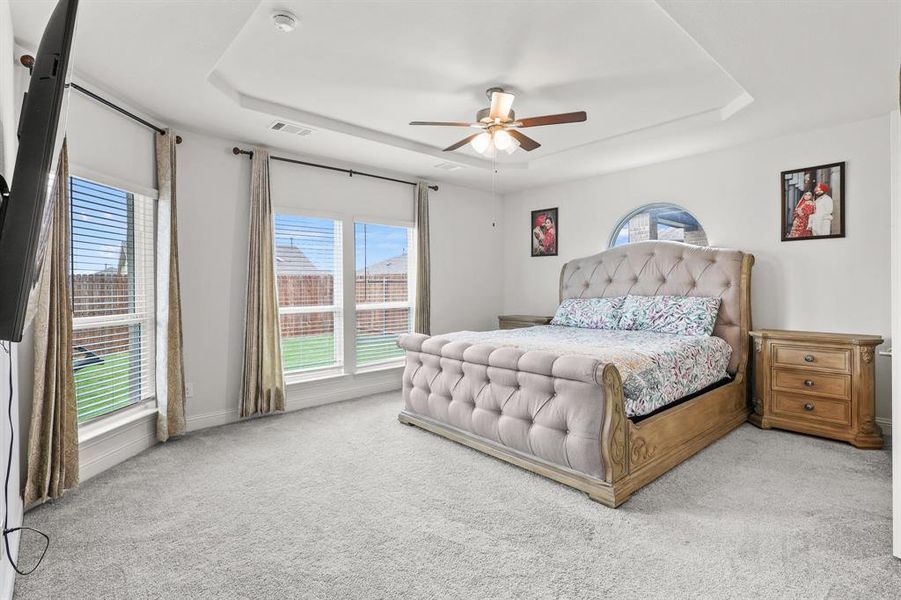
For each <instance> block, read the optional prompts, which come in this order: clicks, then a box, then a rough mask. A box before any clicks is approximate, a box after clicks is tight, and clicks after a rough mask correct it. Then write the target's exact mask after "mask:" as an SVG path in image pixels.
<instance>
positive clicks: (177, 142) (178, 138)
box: [175, 135, 181, 144]
mask: <svg viewBox="0 0 901 600" xmlns="http://www.w3.org/2000/svg"><path fill="white" fill-rule="evenodd" d="M175 143H176V144H180V143H181V136H180V135H177V136H175Z"/></svg>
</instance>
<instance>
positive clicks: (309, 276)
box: [275, 214, 344, 374]
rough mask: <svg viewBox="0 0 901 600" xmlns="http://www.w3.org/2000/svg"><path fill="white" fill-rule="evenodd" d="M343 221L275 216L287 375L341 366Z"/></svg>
mask: <svg viewBox="0 0 901 600" xmlns="http://www.w3.org/2000/svg"><path fill="white" fill-rule="evenodd" d="M341 243H342V242H341V222H340V221H334V220H331V219H319V218H313V217H303V216H296V215H289V214H277V215H275V275H276V289H277V292H278V312H279V327H280V333H281V343H282V367H283V370H284V372H285V373H286V374H288V373H298V372H303V371H310V370H314V369H325V368H333V367H340V366H341V365H342V364H343V363H344V356H343V339H342V335H341V334H342V330H343V327H342V325H343V324H342V300H341V299H342V291H341Z"/></svg>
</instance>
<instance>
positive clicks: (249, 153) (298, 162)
mask: <svg viewBox="0 0 901 600" xmlns="http://www.w3.org/2000/svg"><path fill="white" fill-rule="evenodd" d="M232 154H234V155H235V156H239V155H241V154H246V155H247V156H249V157H251V158H253V152H252V151H250V150H241V149H240V148H238V147H237V146H235V147H234V148H232ZM269 158H270V159H271V160H279V161H281V162H286V163H292V164H295V165H304V166H305V167H316V168H317V169H327V170H329V171H338V172H340V173H347V174H348V175H350V176H351V177H353V176H354V175H362V176H363V177H372V178H373V179H384V180H385V181H393V182H395V183H404V184H406V185H417V183H416V182H415V181H406V180H404V179H394V178H393V177H384V176H382V175H373V174H372V173H364V172H363V171H354V170H353V169H342V168H341V167H332V166H329V165H320V164H318V163H311V162H306V161H303V160H295V159H293V158H284V157H283V156H272V155H270V156H269ZM429 189H430V190H433V191H436V192H437V191H438V186H437V185H430V186H429Z"/></svg>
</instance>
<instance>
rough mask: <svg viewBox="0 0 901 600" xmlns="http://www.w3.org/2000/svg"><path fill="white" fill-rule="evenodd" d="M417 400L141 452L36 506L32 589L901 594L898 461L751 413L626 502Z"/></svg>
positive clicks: (22, 594)
mask: <svg viewBox="0 0 901 600" xmlns="http://www.w3.org/2000/svg"><path fill="white" fill-rule="evenodd" d="M400 405H401V400H400V395H399V394H398V393H394V394H385V395H379V396H373V397H369V398H365V399H363V400H358V401H352V402H345V403H341V404H335V405H331V406H327V407H321V408H315V409H310V410H305V411H300V412H295V413H291V414H286V415H279V416H276V417H270V418H266V419H258V420H256V421H252V422H249V423H239V424H235V425H228V426H225V427H219V428H215V429H209V430H205V431H201V432H198V433H195V434H192V435H189V436H188V437H186V438H184V439H182V440H178V441H175V442H170V443H168V444H166V445H162V446H157V447H155V448H152V449H150V450H148V451H146V452H144V453H143V454H141V455H139V456H137V457H135V458H134V459H132V460H130V461H128V462H126V463H123V464H121V465H119V466H118V467H116V468H113V469H112V470H110V471H108V472H106V473H104V474H103V475H100V476H98V477H97V478H95V479H93V480H91V481H88V482H87V483H86V484H85V485H84V486H83V487H82V488H81V489H79V490H77V491H75V492H72V493H69V494H67V495H66V497H65V498H63V500H62V501H59V502H57V503H55V504H52V505H46V506H43V507H40V508H37V509H35V510H33V511H31V512H30V513H28V515H27V518H26V523H27V524H28V525H30V526H33V527H38V528H40V529H43V530H45V531H46V532H48V533H49V534H50V535H51V536H52V537H53V545H52V547H51V549H50V552H49V553H48V555H47V558H46V560H45V564H44V565H43V566H42V567H41V568H40V570H39V571H38V572H36V573H35V574H33V575H31V576H29V577H20V578H19V579H18V582H17V584H16V592H17V598H20V599H23V600H24V599H28V598H66V599H71V598H514V597H527V598H588V597H594V598H599V597H614V596H615V597H617V598H755V599H760V598H864V597H866V598H876V597H886V598H888V597H893V598H898V597H899V594H901V564H899V562H897V561H896V560H895V559H893V558H891V556H890V554H891V482H890V456H889V453H888V452H885V451H883V452H872V451H869V452H867V451H861V450H855V449H853V448H851V447H850V446H847V445H845V444H840V443H836V442H829V441H825V440H819V439H814V438H810V437H804V436H800V435H794V434H790V433H786V432H778V431H760V430H758V429H755V428H754V427H752V426H750V425H745V426H743V427H741V428H740V429H738V430H737V431H735V432H733V433H731V434H730V435H728V436H727V437H726V438H724V439H723V440H721V441H720V442H717V443H716V444H714V445H713V446H711V447H710V448H708V449H706V450H704V451H703V452H701V453H700V454H698V455H697V456H695V457H694V458H692V459H690V460H689V461H688V462H686V463H685V464H683V465H681V466H679V467H677V468H676V469H675V470H673V471H671V472H670V473H668V474H666V475H665V476H664V477H662V478H661V479H659V480H657V481H656V482H654V483H652V484H651V485H649V486H647V487H645V488H644V489H643V490H640V491H639V492H638V493H637V494H635V496H633V497H632V499H631V500H629V501H628V502H627V503H626V504H625V505H623V506H622V507H621V508H620V509H618V510H612V509H609V508H605V507H604V506H601V505H600V504H596V503H594V502H591V501H589V500H588V498H587V497H586V496H585V495H584V494H581V493H579V492H576V491H574V490H571V489H569V488H566V487H564V486H562V485H559V484H556V483H553V482H551V481H548V480H545V479H542V478H541V477H538V476H536V475H532V474H530V473H527V472H526V471H523V470H520V469H518V468H516V467H513V466H509V465H507V464H505V463H502V462H500V461H497V460H495V459H493V458H490V457H487V456H484V455H482V454H479V453H477V452H475V451H473V450H470V449H468V448H465V447H463V446H460V445H458V444H455V443H453V442H450V441H448V440H445V439H443V438H439V437H437V436H435V435H433V434H430V433H427V432H424V431H421V430H419V429H415V428H412V427H407V426H404V425H401V424H399V423H398V422H397V419H396V414H397V411H398V409H399V408H400ZM33 551H34V547H33V546H32V545H29V544H26V545H25V546H24V547H23V554H29V553H30V552H33Z"/></svg>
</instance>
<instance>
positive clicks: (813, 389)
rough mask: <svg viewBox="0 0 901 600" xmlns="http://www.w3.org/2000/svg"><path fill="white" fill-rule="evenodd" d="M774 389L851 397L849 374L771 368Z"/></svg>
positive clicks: (835, 396) (843, 398)
mask: <svg viewBox="0 0 901 600" xmlns="http://www.w3.org/2000/svg"><path fill="white" fill-rule="evenodd" d="M772 385H773V389H774V390H781V391H785V392H800V393H804V394H815V395H817V396H831V397H833V398H839V399H842V400H850V399H851V376H850V375H839V374H837V373H820V372H818V371H814V370H812V369H810V370H801V369H782V368H778V367H777V368H774V369H773V379H772Z"/></svg>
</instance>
